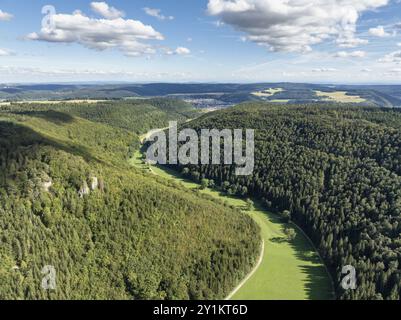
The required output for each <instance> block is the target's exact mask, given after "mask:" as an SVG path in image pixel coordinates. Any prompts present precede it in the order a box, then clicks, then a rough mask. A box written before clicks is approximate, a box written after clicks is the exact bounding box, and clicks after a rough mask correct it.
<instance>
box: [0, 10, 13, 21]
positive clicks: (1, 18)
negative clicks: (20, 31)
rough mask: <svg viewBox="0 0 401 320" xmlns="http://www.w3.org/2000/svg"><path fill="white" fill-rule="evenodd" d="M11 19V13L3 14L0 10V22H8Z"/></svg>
mask: <svg viewBox="0 0 401 320" xmlns="http://www.w3.org/2000/svg"><path fill="white" fill-rule="evenodd" d="M12 18H13V15H12V14H11V13H7V12H4V11H2V10H1V9H0V21H9V20H11V19H12Z"/></svg>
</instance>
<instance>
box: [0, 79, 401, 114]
mask: <svg viewBox="0 0 401 320" xmlns="http://www.w3.org/2000/svg"><path fill="white" fill-rule="evenodd" d="M270 90H273V91H270ZM270 92H274V94H270ZM323 93H327V94H328V96H325V95H323ZM165 96H173V97H176V98H180V99H183V100H187V101H190V102H191V103H193V104H194V105H195V106H196V107H199V108H207V107H216V108H222V107H227V106H231V105H234V104H237V103H241V102H245V101H270V102H273V103H295V104H304V103H325V102H334V101H336V102H351V103H358V104H364V105H370V106H372V105H373V106H379V107H389V108H391V107H401V85H323V84H307V83H255V84H233V83H225V84H224V83H220V84H213V83H186V84H180V83H150V84H110V85H104V84H102V85H94V84H88V85H85V84H32V85H18V84H15V85H6V84H3V85H0V100H3V101H9V100H11V101H14V100H68V99H124V98H139V99H140V98H144V97H146V98H149V97H165Z"/></svg>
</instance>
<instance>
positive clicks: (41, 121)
mask: <svg viewBox="0 0 401 320" xmlns="http://www.w3.org/2000/svg"><path fill="white" fill-rule="evenodd" d="M193 112H194V111H193V110H192V109H191V108H189V107H188V105H186V104H181V105H180V104H176V103H175V102H174V101H172V100H166V101H164V100H151V101H143V102H142V103H138V102H134V101H133V102H129V101H124V102H106V103H99V104H97V105H86V104H82V105H71V104H57V105H33V104H26V105H25V104H22V105H16V104H15V105H11V106H3V107H1V108H0V168H1V170H0V299H214V298H224V296H225V295H226V294H227V293H228V292H229V291H230V290H231V289H232V288H233V287H234V286H235V285H236V284H237V283H238V281H239V280H240V279H242V278H243V276H244V275H245V274H246V273H247V272H249V270H250V269H251V268H252V266H253V265H254V263H255V261H256V257H257V255H258V252H259V248H260V238H259V236H258V235H259V229H258V227H257V226H256V224H255V223H254V222H253V220H252V219H251V218H250V217H248V216H247V215H246V214H244V213H242V212H240V211H239V210H237V209H234V208H232V207H229V206H226V205H224V204H223V203H220V202H219V201H215V200H213V199H211V198H209V197H207V196H205V195H201V194H199V193H198V192H195V191H194V192H192V191H191V192H189V191H188V190H186V189H184V188H183V187H182V186H180V185H178V184H173V183H172V182H166V180H164V179H161V178H157V177H156V176H152V175H151V174H146V173H142V172H140V171H136V170H135V169H134V168H131V167H130V166H129V165H128V163H127V159H128V158H129V157H130V155H131V154H132V152H133V150H134V149H136V148H137V147H138V136H137V135H136V133H141V132H143V131H144V130H147V129H148V128H151V127H164V126H166V125H167V121H168V120H172V119H177V120H181V121H184V120H186V119H188V118H189V117H191V113H193ZM127 129H129V130H127ZM45 265H52V266H54V267H55V270H56V272H57V273H56V275H57V278H56V279H57V280H56V281H57V282H56V284H57V288H56V290H54V291H53V290H50V291H46V290H43V289H42V288H41V281H42V278H43V277H44V275H43V274H41V270H42V268H43V267H44V266H45Z"/></svg>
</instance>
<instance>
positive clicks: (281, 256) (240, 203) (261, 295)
mask: <svg viewBox="0 0 401 320" xmlns="http://www.w3.org/2000/svg"><path fill="white" fill-rule="evenodd" d="M130 163H131V164H132V165H135V166H137V167H139V168H141V169H144V171H147V167H146V166H147V165H146V164H144V163H143V156H142V154H141V153H140V152H139V151H138V152H136V153H135V155H134V157H133V158H132V159H131V160H130ZM150 170H151V172H152V173H153V174H156V175H158V176H161V177H164V178H166V179H169V180H174V181H176V182H178V183H179V184H181V185H183V186H185V187H186V188H188V189H190V190H199V184H197V183H194V182H192V181H189V180H187V179H185V178H183V177H182V176H181V175H179V174H178V173H177V172H175V171H173V170H170V169H168V168H165V167H161V166H151V167H150ZM199 192H201V193H204V194H208V195H210V196H212V197H215V198H217V199H220V200H221V201H224V202H226V203H227V204H229V205H232V206H236V207H237V208H240V209H242V210H243V209H244V208H246V202H245V201H244V200H243V199H240V198H236V197H230V196H227V195H224V194H222V193H220V192H219V191H216V190H212V189H205V190H199ZM249 214H250V215H251V216H252V218H253V219H254V220H255V221H256V222H257V223H258V225H259V226H260V228H261V232H262V238H263V241H264V244H265V247H264V250H263V259H262V261H261V263H260V266H259V267H258V268H257V270H256V271H255V272H254V273H253V274H252V276H251V277H250V278H249V279H248V280H247V281H246V282H245V283H244V284H243V285H242V286H241V287H240V288H239V290H238V291H236V293H235V294H234V295H233V297H232V299H233V300H237V299H238V300H240V299H244V300H253V299H255V300H287V299H290V300H309V299H333V298H334V293H333V291H332V285H331V280H330V276H329V275H328V273H327V271H326V269H325V267H324V265H323V264H322V262H321V260H320V258H319V255H318V254H317V253H316V251H315V250H314V248H313V246H312V245H311V243H310V242H309V240H308V239H307V238H306V236H305V235H304V234H303V233H302V231H301V230H299V229H298V228H297V227H296V226H294V225H291V227H293V228H295V230H296V233H297V235H296V238H295V240H294V241H293V242H288V241H286V240H285V238H284V233H283V230H284V228H285V227H286V226H288V225H286V224H285V223H282V222H281V221H280V219H279V217H278V216H277V215H275V214H273V213H271V212H268V211H266V210H264V209H263V208H262V207H261V206H260V205H258V204H255V206H254V208H253V210H251V211H249Z"/></svg>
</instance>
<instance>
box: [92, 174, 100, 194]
mask: <svg viewBox="0 0 401 320" xmlns="http://www.w3.org/2000/svg"><path fill="white" fill-rule="evenodd" d="M98 187H99V179H98V178H97V177H92V178H91V190H92V191H95V190H97V188H98Z"/></svg>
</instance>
